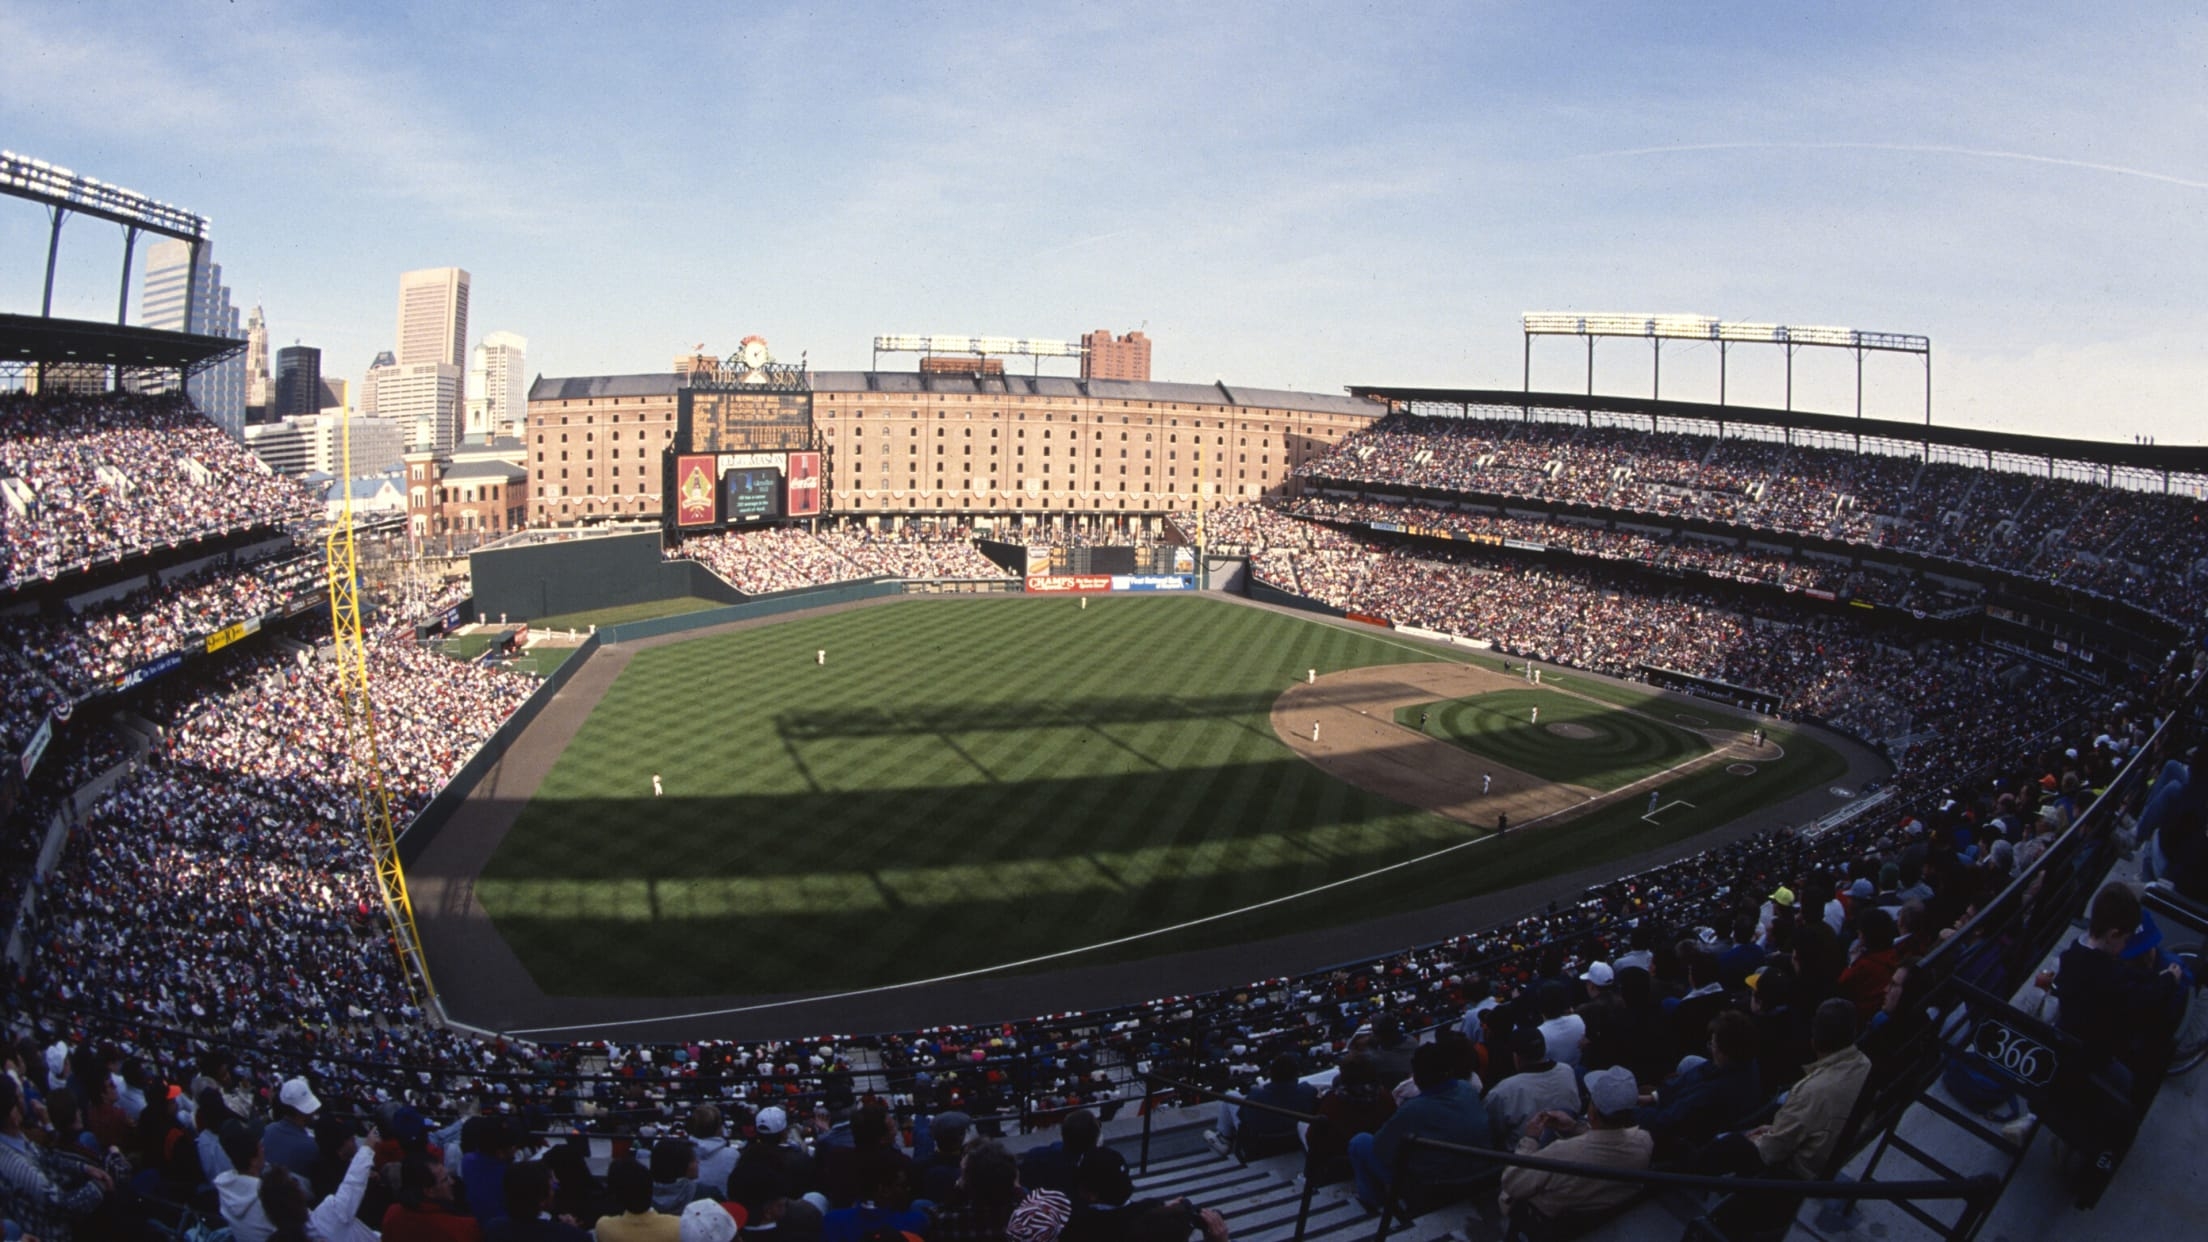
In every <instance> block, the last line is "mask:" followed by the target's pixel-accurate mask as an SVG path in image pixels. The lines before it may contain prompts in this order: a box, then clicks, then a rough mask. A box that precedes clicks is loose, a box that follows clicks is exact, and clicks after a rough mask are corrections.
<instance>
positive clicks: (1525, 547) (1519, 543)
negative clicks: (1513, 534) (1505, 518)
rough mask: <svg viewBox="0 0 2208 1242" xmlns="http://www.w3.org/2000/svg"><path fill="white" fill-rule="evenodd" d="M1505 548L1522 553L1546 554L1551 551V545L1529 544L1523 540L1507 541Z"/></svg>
mask: <svg viewBox="0 0 2208 1242" xmlns="http://www.w3.org/2000/svg"><path fill="white" fill-rule="evenodd" d="M1503 546H1504V547H1506V548H1516V549H1518V550H1519V551H1520V552H1546V551H1548V550H1549V545H1547V544H1545V543H1528V542H1526V541H1525V540H1523V539H1505V540H1503Z"/></svg>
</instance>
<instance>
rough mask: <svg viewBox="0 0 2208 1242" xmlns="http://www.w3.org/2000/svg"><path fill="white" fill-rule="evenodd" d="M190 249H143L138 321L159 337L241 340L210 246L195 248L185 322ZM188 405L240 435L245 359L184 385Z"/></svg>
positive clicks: (165, 244) (169, 245) (167, 242)
mask: <svg viewBox="0 0 2208 1242" xmlns="http://www.w3.org/2000/svg"><path fill="white" fill-rule="evenodd" d="M191 270H192V248H191V246H190V244H189V243H186V242H182V241H178V240H176V239H174V238H163V239H161V240H160V241H157V242H155V243H153V245H152V246H150V247H148V248H147V250H146V267H145V276H144V278H143V280H142V282H141V284H140V287H139V294H138V320H139V322H140V323H142V324H143V325H145V326H146V327H149V328H158V329H160V330H162V331H164V332H197V333H199V334H201V335H203V336H226V337H229V338H231V339H232V340H238V339H242V337H243V336H244V334H243V333H242V332H241V331H240V330H239V328H238V308H237V307H235V306H232V305H231V304H230V287H229V286H228V285H225V284H223V283H222V267H221V265H220V264H218V263H216V262H215V244H214V243H213V242H211V241H210V242H202V243H200V252H199V288H198V290H197V292H196V294H195V295H194V296H193V297H192V298H191V299H190V301H191V318H190V321H189V322H187V321H186V319H185V311H184V306H185V300H186V299H185V296H184V295H185V287H186V286H187V285H188V284H189V283H190V282H191ZM185 389H186V391H187V392H188V393H189V394H190V395H191V398H192V404H193V405H196V406H198V407H199V410H200V412H201V413H203V414H205V415H206V416H207V417H208V418H209V419H210V420H212V421H213V422H214V423H215V425H216V426H218V427H221V428H222V429H223V430H224V431H227V432H229V433H230V434H231V435H232V436H234V437H237V438H239V439H243V438H244V435H245V359H244V357H243V356H241V355H238V354H233V355H231V356H230V357H228V358H226V359H224V360H223V361H221V362H219V363H216V364H215V365H214V366H211V367H208V368H207V369H205V370H203V371H201V372H200V373H199V374H197V375H195V376H193V377H192V378H191V380H190V382H189V383H187V384H186V385H185Z"/></svg>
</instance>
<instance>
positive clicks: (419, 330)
mask: <svg viewBox="0 0 2208 1242" xmlns="http://www.w3.org/2000/svg"><path fill="white" fill-rule="evenodd" d="M398 341H399V365H400V366H402V367H410V366H414V365H416V364H418V363H424V362H441V363H443V364H444V365H446V366H448V367H457V366H460V365H462V361H461V355H463V354H465V353H466V352H467V348H468V274H467V273H466V272H465V271H462V270H461V269H460V268H457V267H431V268H423V269H422V270H420V271H415V272H406V273H403V274H402V275H400V277H399V336H398Z"/></svg>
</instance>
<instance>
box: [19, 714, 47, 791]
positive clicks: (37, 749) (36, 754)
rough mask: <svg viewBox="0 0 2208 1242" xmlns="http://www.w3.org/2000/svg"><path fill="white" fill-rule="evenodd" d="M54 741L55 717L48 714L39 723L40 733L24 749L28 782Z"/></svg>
mask: <svg viewBox="0 0 2208 1242" xmlns="http://www.w3.org/2000/svg"><path fill="white" fill-rule="evenodd" d="M53 740H54V716H53V713H52V712H48V713H47V714H46V718H45V719H44V720H41V721H39V722H38V732H36V733H33V734H32V735H31V740H30V741H29V742H28V743H26V744H25V745H24V747H23V776H24V779H26V780H28V779H29V778H30V775H31V769H33V768H35V767H37V766H38V761H39V759H40V758H41V757H43V756H44V755H45V754H46V745H47V743H49V742H51V741H53Z"/></svg>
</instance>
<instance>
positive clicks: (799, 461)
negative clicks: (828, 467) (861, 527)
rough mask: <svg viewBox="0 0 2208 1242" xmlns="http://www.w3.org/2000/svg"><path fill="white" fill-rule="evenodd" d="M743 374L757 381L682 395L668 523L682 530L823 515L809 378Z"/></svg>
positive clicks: (695, 388) (773, 371) (771, 370)
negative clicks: (806, 379) (821, 512)
mask: <svg viewBox="0 0 2208 1242" xmlns="http://www.w3.org/2000/svg"><path fill="white" fill-rule="evenodd" d="M762 353H763V350H762ZM732 365H734V364H732ZM740 373H741V374H743V375H745V376H747V377H752V378H746V379H744V380H742V381H739V382H730V383H694V384H692V385H690V386H688V387H685V388H684V389H682V392H681V396H680V399H679V403H678V404H677V406H676V413H675V442H674V445H673V447H672V450H671V451H670V452H669V453H668V465H667V467H666V468H667V470H668V472H669V473H668V475H667V477H666V496H667V511H666V512H667V519H668V522H669V524H670V525H671V526H674V527H676V528H678V529H683V530H710V529H717V528H721V527H729V526H749V525H754V524H764V523H768V522H774V521H779V520H781V519H784V518H808V517H818V516H819V515H820V503H821V498H822V497H821V479H820V468H821V454H820V451H819V448H818V447H817V445H816V443H815V440H814V435H813V394H812V390H811V388H810V386H809V385H808V384H807V382H806V381H805V378H804V374H803V372H802V371H801V370H794V369H793V370H782V369H777V368H775V367H773V366H771V365H764V366H761V367H757V368H753V369H750V370H742V371H740Z"/></svg>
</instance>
